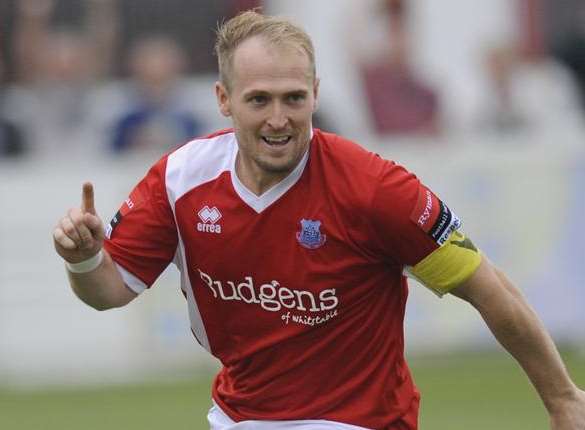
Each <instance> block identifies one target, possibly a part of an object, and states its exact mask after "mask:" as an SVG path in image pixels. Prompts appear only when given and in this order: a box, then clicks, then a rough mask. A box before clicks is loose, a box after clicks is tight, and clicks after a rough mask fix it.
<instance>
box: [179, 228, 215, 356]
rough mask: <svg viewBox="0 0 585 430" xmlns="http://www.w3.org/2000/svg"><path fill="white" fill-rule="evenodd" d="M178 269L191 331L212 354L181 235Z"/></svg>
mask: <svg viewBox="0 0 585 430" xmlns="http://www.w3.org/2000/svg"><path fill="white" fill-rule="evenodd" d="M178 257H179V258H177V262H178V263H179V264H177V268H178V269H179V271H180V272H181V289H182V290H183V292H184V293H185V295H186V296H187V307H188V309H189V320H190V321H191V329H192V330H193V334H194V335H195V337H197V340H198V341H199V343H200V344H201V346H203V348H205V349H206V350H207V351H209V352H210V353H211V347H210V345H209V339H208V338H207V331H206V330H205V325H204V324H203V318H201V312H199V306H197V301H196V300H195V294H194V293H193V287H192V285H191V280H190V279H189V270H188V266H187V261H186V259H185V245H184V244H183V239H182V238H181V235H180V234H179V252H178Z"/></svg>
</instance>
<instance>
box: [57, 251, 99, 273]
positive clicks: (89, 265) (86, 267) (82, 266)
mask: <svg viewBox="0 0 585 430" xmlns="http://www.w3.org/2000/svg"><path fill="white" fill-rule="evenodd" d="M103 259H104V253H103V252H102V250H101V249H100V251H99V252H98V253H97V254H96V255H94V256H93V257H91V258H88V259H87V260H84V261H80V262H79V263H69V262H68V261H66V262H65V267H66V268H67V270H69V271H70V272H71V273H88V272H91V271H93V270H95V269H97V268H98V267H99V265H100V264H102V261H103Z"/></svg>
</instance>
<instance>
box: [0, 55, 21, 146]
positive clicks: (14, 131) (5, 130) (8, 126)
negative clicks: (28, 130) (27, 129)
mask: <svg viewBox="0 0 585 430" xmlns="http://www.w3.org/2000/svg"><path fill="white" fill-rule="evenodd" d="M3 76H4V65H3V61H2V58H0V101H2V98H3V97H2V96H3V93H2V90H3ZM1 108H2V106H0V113H2V111H3V109H1ZM25 149H26V145H25V142H24V136H23V133H22V131H21V130H20V128H19V127H17V126H16V125H15V124H13V123H11V122H9V121H8V120H6V119H5V118H3V116H2V115H0V158H4V157H15V156H19V155H21V154H23V153H24V152H25Z"/></svg>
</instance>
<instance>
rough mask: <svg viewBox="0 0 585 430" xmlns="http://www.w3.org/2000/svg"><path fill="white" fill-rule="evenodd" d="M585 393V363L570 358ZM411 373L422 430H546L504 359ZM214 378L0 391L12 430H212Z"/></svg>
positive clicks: (1, 416) (455, 361) (471, 358)
mask: <svg viewBox="0 0 585 430" xmlns="http://www.w3.org/2000/svg"><path fill="white" fill-rule="evenodd" d="M564 356H565V359H566V361H567V364H568V367H569V369H570V371H571V373H572V375H573V377H574V379H575V380H576V381H577V382H578V383H579V384H580V385H581V386H585V357H584V356H583V355H581V356H578V355H576V354H571V353H565V354H564ZM411 367H412V371H413V374H414V377H415V379H416V382H417V385H418V387H419V388H420V390H421V392H422V396H423V402H422V406H421V419H420V424H421V425H420V428H421V429H422V430H460V429H461V430H463V429H465V430H469V429H473V430H484V429H485V430H488V429H489V430H493V429H498V430H508V429H509V430H519V429H520V430H521V429H530V430H541V429H542V430H546V429H548V426H547V418H546V414H545V411H544V409H543V408H542V406H541V405H540V402H539V400H538V397H537V395H536V393H535V392H534V390H533V389H532V388H531V386H530V385H529V383H528V381H527V379H526V377H525V376H524V375H523V373H522V372H521V371H520V370H519V368H518V367H517V366H516V364H515V363H514V362H513V361H512V360H511V359H510V358H508V357H507V356H506V355H505V354H504V353H492V352H490V353H484V354H479V353H477V354H471V355H465V356H464V357H456V358H454V357H445V356H439V357H429V356H425V357H415V358H414V359H412V360H411ZM210 382H211V376H209V377H200V378H194V379H190V380H185V381H181V382H172V383H171V382H169V383H148V384H143V385H132V386H121V387H108V388H95V389H76V390H73V389H61V390H50V391H14V390H12V391H10V390H7V389H4V390H0V428H1V429H3V430H4V429H6V430H57V429H59V430H73V429H75V430H77V429H83V430H94V429H95V430H98V429H99V430H103V429H108V430H116V429H124V430H134V429H135V430H155V429H156V430H159V429H163V430H166V429H168V430H187V429H189V430H199V429H202V430H203V429H207V425H206V418H205V417H206V413H207V409H208V408H209V404H210V400H209V384H210Z"/></svg>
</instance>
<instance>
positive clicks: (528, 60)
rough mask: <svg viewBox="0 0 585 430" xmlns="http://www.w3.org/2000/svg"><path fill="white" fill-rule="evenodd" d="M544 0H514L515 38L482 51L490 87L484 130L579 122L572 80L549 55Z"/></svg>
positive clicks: (559, 127)
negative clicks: (516, 28) (545, 30)
mask: <svg viewBox="0 0 585 430" xmlns="http://www.w3.org/2000/svg"><path fill="white" fill-rule="evenodd" d="M544 1H547V0H518V1H517V8H516V11H517V20H518V22H519V24H520V25H519V26H518V30H519V31H518V33H517V34H516V37H515V38H514V39H512V40H509V41H508V42H507V43H504V44H502V45H497V46H490V47H489V48H488V49H487V50H486V52H485V54H484V61H485V62H484V65H485V71H486V75H487V78H488V82H489V86H490V91H489V92H488V98H487V100H486V103H485V107H484V112H483V118H482V120H481V122H482V126H483V128H484V129H488V130H494V131H498V132H503V133H505V132H513V131H521V130H538V131H539V132H542V131H546V130H554V131H557V132H558V131H561V130H565V131H568V130H576V129H578V128H580V127H581V124H580V123H582V120H581V119H580V118H579V112H578V111H579V100H578V90H577V86H576V81H575V79H574V78H573V76H571V74H570V72H569V70H568V69H567V67H566V66H564V65H563V64H562V63H561V62H559V61H558V59H556V58H555V57H554V56H553V51H552V49H551V48H552V46H553V45H554V43H552V44H551V42H552V39H549V36H550V34H549V35H548V36H547V34H546V32H544V28H545V25H546V22H547V21H546V20H549V19H550V18H551V17H550V16H548V15H546V14H545V13H544V6H545V3H544ZM557 6H559V5H557ZM567 28H568V27H567Z"/></svg>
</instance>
